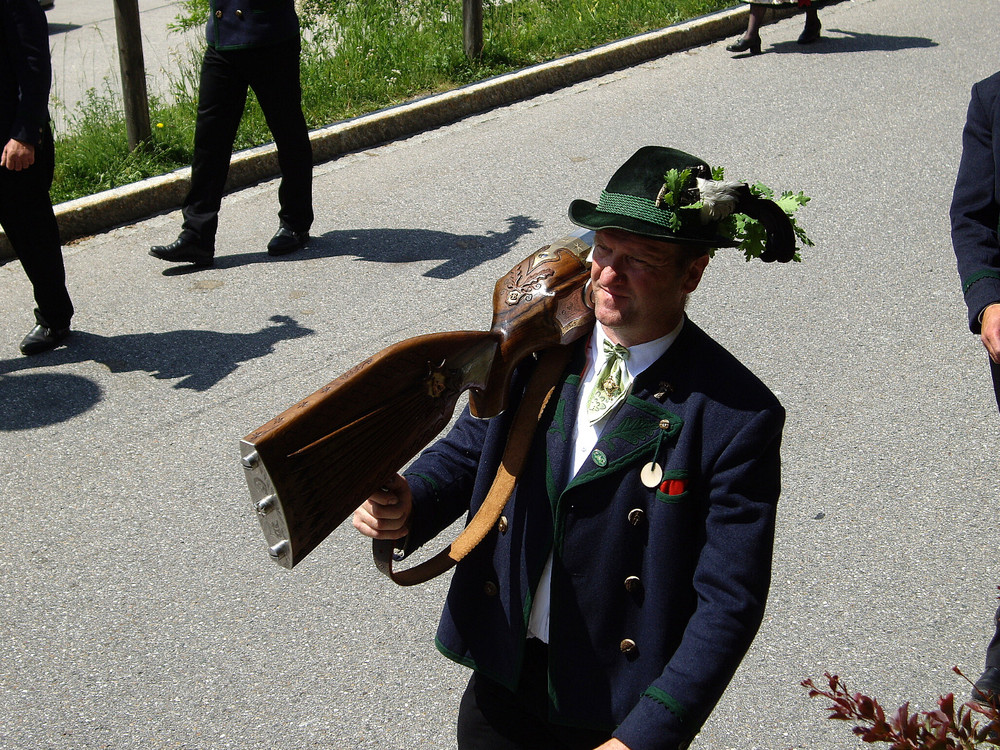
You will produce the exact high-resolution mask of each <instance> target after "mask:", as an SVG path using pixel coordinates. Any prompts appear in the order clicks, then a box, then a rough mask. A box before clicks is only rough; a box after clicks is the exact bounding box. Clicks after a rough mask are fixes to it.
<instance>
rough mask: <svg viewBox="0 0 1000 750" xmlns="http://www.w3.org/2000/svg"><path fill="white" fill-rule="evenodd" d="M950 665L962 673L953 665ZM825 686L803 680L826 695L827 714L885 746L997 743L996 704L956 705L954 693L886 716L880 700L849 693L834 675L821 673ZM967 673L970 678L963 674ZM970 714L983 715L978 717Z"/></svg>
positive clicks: (955, 749)
mask: <svg viewBox="0 0 1000 750" xmlns="http://www.w3.org/2000/svg"><path fill="white" fill-rule="evenodd" d="M954 671H955V672H956V673H957V674H960V675H962V677H965V675H964V674H962V672H961V671H960V670H959V669H958V668H957V667H956V668H955V669H954ZM824 676H825V677H826V680H827V683H828V684H829V686H830V687H829V690H821V689H819V688H817V687H816V685H815V684H814V683H813V681H812V680H811V679H810V680H804V681H803V682H802V686H803V687H805V688H808V690H809V697H810V698H816V697H818V696H822V697H824V698H827V699H828V700H830V701H831V702H832V703H833V705H831V706H830V707H829V710H830V712H831V713H830V716H829V717H828V718H831V719H838V720H840V721H853V722H855V726H854V728H853V732H854V734H856V735H858V737H860V738H861V739H862V740H864V741H865V742H869V743H874V742H885V743H887V744H888V745H889V750H972V749H973V748H978V747H1000V704H998V703H993V704H981V703H975V702H969V703H963V704H962V705H961V706H959V707H958V710H957V711H956V709H955V696H954V694H952V693H948V694H947V695H944V696H941V697H939V698H938V707H937V708H936V709H934V710H932V711H919V712H915V713H911V712H910V704H909V702H907V703H904V704H903V705H902V706H900V707H899V708H897V709H896V711H895V712H894V713H893V714H892V716H891V717H890V718H889V719H888V720H886V717H885V710H884V709H883V708H882V706H881V705H880V704H879V702H878V701H877V700H876V699H875V698H872V697H870V696H867V695H864V694H863V693H854V694H852V693H850V692H849V691H848V690H847V687H846V686H845V685H844V683H843V682H842V681H841V679H840V677H838V676H837V675H831V674H830V673H829V672H826V673H825V674H824ZM966 679H968V678H966ZM974 715H980V716H982V717H983V718H984V719H985V720H986V721H985V723H982V724H981V723H979V722H977V721H975V720H974V719H973V716H974Z"/></svg>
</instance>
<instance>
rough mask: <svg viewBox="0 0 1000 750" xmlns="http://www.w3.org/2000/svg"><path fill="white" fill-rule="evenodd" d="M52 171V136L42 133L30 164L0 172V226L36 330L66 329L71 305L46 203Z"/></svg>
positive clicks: (55, 227)
mask: <svg viewBox="0 0 1000 750" xmlns="http://www.w3.org/2000/svg"><path fill="white" fill-rule="evenodd" d="M5 144H6V141H4V144H3V145H5ZM3 145H0V148H3ZM54 166H55V150H54V148H53V145H52V132H51V131H50V130H48V128H46V131H45V134H44V136H43V139H42V143H40V144H39V145H38V146H36V147H35V163H34V164H32V165H31V166H30V167H28V168H27V169H22V170H21V171H19V172H13V171H11V170H9V169H5V168H4V167H0V226H3V231H4V232H5V233H6V234H7V239H9V240H10V244H11V246H12V247H13V248H14V252H15V254H16V255H17V257H18V259H19V260H20V261H21V267H22V268H23V269H24V272H25V274H27V276H28V280H29V281H31V286H32V288H33V289H34V293H35V304H36V305H37V307H36V308H35V319H36V320H37V321H38V323H39V325H43V326H46V327H47V328H69V322H70V319H71V318H72V317H73V304H72V303H71V302H70V299H69V292H67V291H66V270H65V268H64V267H63V258H62V247H61V246H60V242H59V226H58V224H56V215H55V213H54V212H53V211H52V201H51V199H50V198H49V188H50V187H52V172H53V169H54Z"/></svg>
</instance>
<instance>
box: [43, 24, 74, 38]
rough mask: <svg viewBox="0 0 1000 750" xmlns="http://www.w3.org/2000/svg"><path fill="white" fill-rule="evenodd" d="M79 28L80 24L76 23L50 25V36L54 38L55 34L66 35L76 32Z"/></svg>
mask: <svg viewBox="0 0 1000 750" xmlns="http://www.w3.org/2000/svg"><path fill="white" fill-rule="evenodd" d="M79 28H80V26H79V24H75V23H50V24H49V36H54V35H55V34H66V33H68V32H70V31H76V30H77V29H79Z"/></svg>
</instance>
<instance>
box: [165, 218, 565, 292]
mask: <svg viewBox="0 0 1000 750" xmlns="http://www.w3.org/2000/svg"><path fill="white" fill-rule="evenodd" d="M539 227H541V223H540V222H538V221H536V220H535V219H532V218H530V217H528V216H511V217H510V218H509V219H507V229H506V230H505V231H503V232H493V231H488V232H486V233H485V234H482V235H480V234H452V233H451V232H440V231H437V230H433V229H392V228H371V229H338V230H334V231H330V232H325V233H324V234H322V235H319V236H316V237H313V238H312V239H311V240H310V241H309V244H308V245H307V246H306V247H305V249H304V250H300V251H298V252H296V253H292V254H290V255H282V256H279V257H271V256H269V255H267V254H266V253H263V252H259V253H238V254H235V255H219V256H216V258H215V266H214V268H215V269H216V270H218V269H220V268H235V267H237V266H242V265H246V264H249V263H266V262H278V263H281V262H292V261H297V260H303V259H306V258H333V257H339V256H344V255H353V256H356V257H358V258H360V259H362V260H367V261H371V262H373V263H414V262H418V261H426V260H440V261H441V263H440V264H438V265H436V266H435V267H434V268H431V269H430V270H428V271H425V272H424V276H426V277H428V278H432V279H454V278H456V277H458V276H461V275H462V274H463V273H465V272H467V271H471V270H472V269H473V268H475V267H476V266H478V265H480V264H482V263H486V262H488V261H491V260H494V259H496V258H499V257H501V256H502V255H504V254H505V253H507V252H508V251H509V250H510V249H511V248H513V247H514V245H516V244H517V242H518V241H519V240H520V239H521V238H522V237H523V236H524V235H526V234H528V233H530V232H531V231H532V230H534V229H538V228H539ZM553 239H555V238H553ZM199 270H203V269H200V268H196V267H193V266H175V267H171V268H168V269H166V270H164V271H163V275H165V276H175V275H179V274H184V273H192V272H195V271H199Z"/></svg>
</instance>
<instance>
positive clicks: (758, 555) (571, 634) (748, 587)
mask: <svg viewBox="0 0 1000 750" xmlns="http://www.w3.org/2000/svg"><path fill="white" fill-rule="evenodd" d="M575 346H576V347H577V352H576V356H575V358H574V363H573V364H572V365H571V366H570V368H569V372H568V373H567V375H566V376H565V379H564V382H563V383H562V386H561V390H560V392H559V394H558V395H559V398H558V399H557V398H555V396H553V398H552V400H551V402H550V404H549V408H548V409H547V411H546V414H545V415H544V417H543V419H542V421H541V423H540V424H539V427H538V432H537V433H536V435H535V439H534V444H533V447H532V451H531V454H530V455H531V457H530V458H529V460H528V464H527V466H526V467H525V470H524V472H523V473H522V476H521V478H520V480H519V482H518V485H517V488H516V489H515V492H514V494H513V496H512V497H511V499H510V501H509V503H508V504H507V506H506V508H505V510H504V513H503V518H502V519H501V522H500V523H499V524H498V525H497V528H495V529H493V530H492V531H491V532H490V534H489V535H488V536H487V537H486V539H485V540H484V541H483V542H482V544H480V546H479V547H477V548H476V549H475V550H473V552H472V553H471V554H470V555H469V557H467V558H466V559H465V560H463V561H462V562H461V563H459V565H458V566H457V568H456V570H455V573H454V577H453V579H452V583H451V589H450V591H449V595H448V598H447V602H446V604H445V608H444V614H443V615H442V617H441V623H440V626H439V629H438V635H437V644H438V648H439V649H440V650H441V651H442V653H444V654H445V655H446V656H448V657H450V658H451V659H454V660H455V661H457V662H460V663H462V664H466V665H468V666H470V667H472V668H473V669H476V670H479V671H481V672H482V673H483V674H485V675H487V676H489V677H491V678H493V679H494V680H497V681H499V682H501V683H503V684H505V685H507V686H509V687H512V688H513V687H514V686H515V685H516V684H517V681H518V676H519V674H520V671H521V667H522V656H523V653H524V643H525V637H526V635H525V634H526V626H527V620H528V615H529V613H530V611H531V603H532V597H533V596H534V592H535V588H536V586H537V584H538V581H539V578H540V576H541V573H542V568H543V566H544V565H545V562H546V559H547V558H548V555H549V553H550V551H551V552H552V553H553V555H554V560H553V569H552V599H551V615H550V633H549V641H550V644H549V677H550V686H551V687H550V698H551V707H550V714H551V719H552V720H553V721H555V722H557V723H564V724H566V725H574V726H581V727H590V728H595V729H603V730H606V731H609V732H612V731H613V732H614V735H615V736H616V737H618V738H619V739H620V740H621V741H623V742H624V743H625V744H626V745H628V746H629V747H630V748H631V750H653V749H659V748H664V749H665V748H671V749H673V748H682V747H685V746H686V745H687V743H688V742H690V740H691V738H692V737H693V736H694V735H695V734H696V733H697V731H698V729H699V728H700V727H701V725H702V724H703V723H704V721H705V719H706V718H707V717H708V715H709V713H710V712H711V710H712V708H713V707H714V706H715V704H716V702H717V701H718V700H719V698H720V696H721V695H722V692H723V690H724V689H725V688H726V685H727V684H728V683H729V681H730V679H731V678H732V676H733V673H734V672H735V671H736V668H737V667H738V666H739V664H740V661H741V660H742V658H743V656H744V654H745V653H746V651H747V648H748V647H749V646H750V643H751V641H752V640H753V637H754V635H755V634H756V632H757V629H758V627H759V625H760V622H761V619H762V617H763V612H764V604H765V600H766V598H767V591H768V586H769V583H770V571H771V553H772V546H773V537H774V520H775V507H776V503H777V500H778V494H779V491H780V476H779V475H780V467H779V455H778V454H779V445H780V442H781V430H782V426H783V423H784V410H783V409H782V407H781V405H780V404H779V403H778V401H777V399H776V398H775V397H774V395H773V394H772V393H771V392H770V391H769V390H768V389H767V388H766V387H765V386H764V385H763V384H762V383H761V382H760V381H759V380H758V379H757V378H756V377H755V376H754V375H753V374H752V373H750V371H749V370H747V369H746V368H745V367H744V366H743V365H742V364H740V363H739V362H738V361H737V360H736V359H735V358H734V357H733V356H732V355H731V354H729V353H728V352H727V351H725V350H724V349H723V348H722V347H721V346H719V345H718V344H717V343H716V342H715V341H713V340H712V339H711V338H709V337H708V336H707V335H706V334H705V333H704V332H703V331H702V330H701V329H700V328H698V327H697V326H696V325H694V324H693V323H692V322H691V321H690V320H688V321H686V322H685V324H684V327H683V329H682V331H681V333H680V335H679V337H678V338H677V340H676V341H675V342H674V344H673V346H672V347H671V348H670V349H669V350H668V351H667V352H666V354H664V356H663V357H662V358H661V359H660V360H658V361H657V362H656V363H655V364H654V365H653V366H652V367H651V368H649V369H648V370H647V371H646V372H644V373H643V374H642V375H640V376H639V377H638V378H637V379H636V382H635V384H634V387H633V394H632V395H631V396H629V398H628V401H627V402H626V403H625V404H624V405H623V406H622V407H621V409H620V410H619V411H618V413H617V414H616V415H615V416H613V417H612V420H611V422H610V423H609V424H608V426H607V428H606V429H605V431H604V434H603V436H602V437H601V439H600V440H599V441H598V443H597V445H596V446H595V450H594V451H593V453H592V455H591V457H590V458H589V459H588V461H587V462H586V464H585V465H584V466H583V468H582V469H581V470H580V472H579V474H577V476H576V477H575V478H573V480H572V481H570V482H569V483H568V485H567V484H566V482H565V480H564V477H565V476H566V473H567V467H568V465H569V464H568V462H569V461H571V460H572V457H571V449H572V444H571V440H572V433H573V422H574V420H575V417H576V410H577V402H578V401H579V398H578V386H579V383H580V373H581V372H582V370H583V367H584V356H585V342H581V343H579V344H577V345H575ZM530 369H532V365H528V366H525V367H523V368H522V369H521V370H520V371H519V372H518V373H517V374H516V376H515V378H514V381H513V385H512V403H511V406H510V408H508V410H507V411H506V412H505V413H504V414H502V415H500V416H498V417H496V418H494V419H491V420H489V421H480V420H476V419H474V418H473V417H472V416H471V415H470V414H469V412H468V410H466V411H465V412H464V414H463V415H462V416H461V417H460V418H459V420H458V422H457V423H456V425H455V427H454V429H453V430H452V431H451V432H450V433H449V434H448V435H447V437H445V438H444V439H442V440H441V441H439V442H437V443H436V444H435V445H433V446H432V447H431V448H429V449H428V450H427V451H425V452H424V453H423V454H422V455H421V456H420V458H418V459H417V460H416V461H415V462H414V463H413V465H412V466H411V467H410V469H409V470H408V471H407V479H408V480H409V482H410V485H411V487H412V488H413V492H414V502H415V505H414V508H415V510H414V516H413V526H412V530H411V534H410V538H409V541H408V551H409V549H410V548H416V547H417V546H419V545H421V544H423V543H425V542H427V541H429V540H430V539H431V538H432V537H433V536H435V535H436V534H437V533H438V532H440V531H441V530H442V529H444V528H445V527H447V526H448V525H449V523H451V522H452V521H453V520H454V519H456V518H458V517H460V516H461V515H463V514H465V513H468V512H470V510H471V512H475V510H476V509H477V508H478V507H479V506H480V504H481V503H482V501H483V498H484V497H485V495H486V493H487V491H488V490H489V487H490V484H491V483H492V481H493V478H494V476H495V474H496V470H497V466H498V463H499V461H500V457H501V454H502V453H503V449H504V444H505V440H506V437H507V431H508V429H509V425H510V422H511V420H512V417H513V412H514V410H515V408H516V406H517V402H518V400H519V398H520V394H521V393H522V392H523V389H524V387H525V385H526V382H527V377H528V375H529V372H528V371H529V370H530ZM654 459H655V460H656V461H657V462H658V463H659V464H660V466H661V467H662V468H663V470H664V476H663V481H662V483H661V484H660V486H659V487H656V488H652V489H651V488H648V487H646V486H644V485H643V483H642V482H641V481H640V476H639V474H640V470H641V468H642V467H643V466H644V465H645V464H647V463H649V462H650V461H652V460H654ZM636 579H637V580H636ZM627 580H628V581H629V583H628V584H626V581H627Z"/></svg>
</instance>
